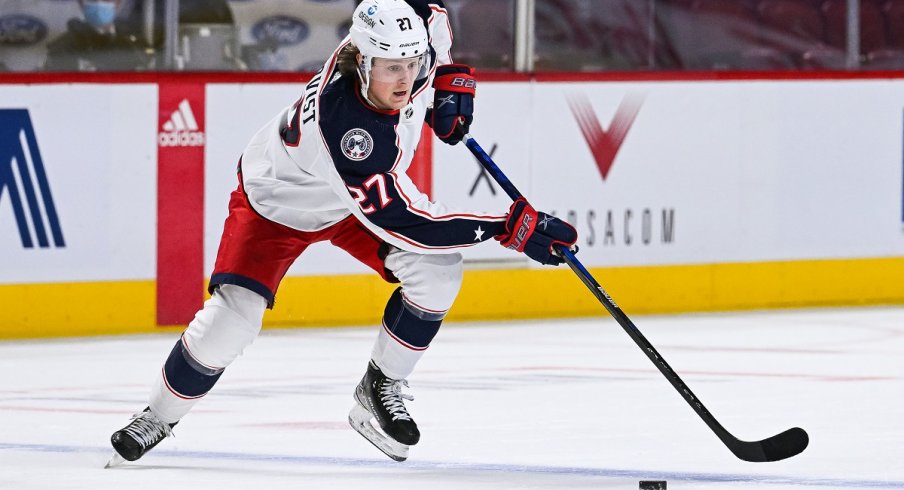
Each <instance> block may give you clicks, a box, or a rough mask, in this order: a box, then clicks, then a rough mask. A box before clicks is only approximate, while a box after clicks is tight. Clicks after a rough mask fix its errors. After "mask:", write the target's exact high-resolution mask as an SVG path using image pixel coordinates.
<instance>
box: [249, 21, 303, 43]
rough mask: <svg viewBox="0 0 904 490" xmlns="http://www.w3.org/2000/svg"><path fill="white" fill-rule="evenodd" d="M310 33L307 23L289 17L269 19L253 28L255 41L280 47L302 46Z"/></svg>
mask: <svg viewBox="0 0 904 490" xmlns="http://www.w3.org/2000/svg"><path fill="white" fill-rule="evenodd" d="M310 33H311V28H310V27H308V24H307V22H305V21H303V20H301V19H299V18H297V17H289V16H288V15H275V16H273V17H267V18H265V19H262V20H261V21H260V22H258V23H257V24H255V25H254V26H252V27H251V35H252V36H253V37H254V39H256V40H258V41H271V42H275V43H276V44H277V45H279V46H292V45H294V44H300V43H301V42H302V41H304V40H305V39H307V38H308V35H310Z"/></svg>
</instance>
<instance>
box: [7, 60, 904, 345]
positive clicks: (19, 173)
mask: <svg viewBox="0 0 904 490" xmlns="http://www.w3.org/2000/svg"><path fill="white" fill-rule="evenodd" d="M236 78H237V79H236V80H226V81H218V82H216V83H210V81H209V80H208V81H207V82H205V80H203V79H200V78H198V79H195V78H192V77H189V76H179V77H159V78H157V77H150V76H144V77H143V78H134V79H130V78H127V77H126V76H123V77H122V79H118V80H115V82H117V83H112V82H107V81H104V82H103V83H101V82H92V83H57V82H56V81H51V80H50V79H43V78H40V77H37V78H36V79H35V80H34V81H33V82H34V83H18V84H13V83H8V84H3V85H0V337H7V338H10V337H12V338H16V337H38V336H57V335H85V334H101V333H121V332H147V331H153V330H156V329H157V328H158V326H159V325H179V324H183V323H184V322H186V321H188V320H190V318H191V315H192V314H193V313H194V311H195V310H196V309H197V307H199V306H200V303H201V301H203V294H204V293H203V290H204V280H205V279H204V278H205V277H206V276H209V274H210V271H211V269H212V267H213V261H214V258H215V256H216V247H217V244H218V241H219V236H220V233H221V231H222V223H223V220H224V219H225V217H226V202H227V199H228V194H229V192H230V191H231V190H233V189H234V188H235V186H236V175H235V167H236V163H237V161H238V158H239V156H240V155H241V152H242V150H243V147H244V145H245V143H246V142H247V140H248V139H249V138H250V137H251V135H252V134H253V133H254V132H255V131H256V130H257V129H258V128H259V127H260V126H262V125H263V124H264V123H265V122H266V121H267V120H268V119H270V118H271V117H272V116H273V115H274V114H276V113H277V112H278V111H279V110H280V109H281V108H282V107H284V106H286V105H288V104H291V103H292V102H294V101H295V100H296V99H297V98H298V96H299V94H300V91H301V88H302V87H301V85H300V84H295V83H285V82H284V81H283V82H281V83H262V82H261V80H243V79H241V77H236ZM476 107H477V109H476V114H475V123H474V125H473V126H472V134H473V135H474V136H475V137H476V138H477V140H478V141H479V142H480V144H481V145H482V146H483V147H484V148H485V149H486V150H487V151H488V152H489V153H490V154H491V155H492V156H493V158H494V159H495V160H496V162H497V163H498V164H499V166H500V167H501V168H502V169H503V170H504V171H505V172H506V173H507V174H508V176H509V177H510V179H511V180H512V181H513V182H514V183H515V184H516V186H518V187H519V189H520V190H521V191H522V192H523V193H524V194H525V195H527V196H528V197H529V198H530V199H531V201H532V202H533V203H534V205H535V206H536V207H537V208H540V209H544V210H548V211H552V212H554V213H555V214H556V215H558V216H560V217H563V218H564V219H567V220H569V221H571V222H572V223H574V224H575V225H576V227H577V228H578V231H579V234H580V240H579V245H580V248H581V250H580V253H579V255H578V257H579V258H580V259H581V260H582V261H583V263H584V264H585V265H586V266H588V267H589V268H590V269H591V271H592V272H593V273H594V274H595V276H596V278H597V279H598V280H599V281H600V282H601V283H602V284H603V285H604V287H606V288H607V291H608V292H609V293H610V294H611V295H612V296H613V297H614V298H615V299H616V301H618V303H619V304H620V305H621V306H622V307H623V308H624V309H625V311H627V312H628V313H629V314H631V313H660V312H679V311H709V310H726V309H749V308H763V307H787V306H807V305H841V304H869V303H901V302H904V285H902V281H900V280H899V278H900V277H901V276H902V273H904V253H902V252H904V233H902V225H904V223H902V216H904V214H902V213H904V198H902V139H904V80H900V79H896V78H887V79H866V78H828V79H760V80H744V79H728V80H715V79H713V80H650V79H648V80H639V79H638V80H629V81H605V80H599V79H592V78H588V77H584V76H575V77H573V78H572V79H567V78H565V79H563V80H526V79H525V80H521V81H493V82H485V83H482V84H481V87H480V88H479V91H478V98H477V101H476ZM428 151H429V150H422V153H425V154H426V153H428ZM432 156H433V158H432V160H433V161H432V165H431V164H430V162H429V161H427V162H426V165H427V166H428V167H427V171H426V172H425V171H423V168H422V169H420V170H419V175H420V177H419V179H420V184H421V186H422V188H423V189H424V190H425V191H428V192H429V193H431V195H432V196H433V197H434V198H436V199H438V200H441V201H444V202H448V203H452V204H454V205H456V206H458V207H459V208H461V209H470V210H488V211H500V210H505V209H506V208H507V207H508V202H507V197H506V196H505V195H504V193H503V192H502V191H501V190H500V189H499V187H498V186H497V185H495V184H493V183H492V182H491V180H490V179H489V178H488V177H486V176H485V175H482V174H481V172H480V168H479V166H478V164H477V163H476V161H475V160H474V159H473V157H471V156H470V154H469V153H468V152H467V150H466V149H465V148H464V147H463V146H462V145H457V146H455V147H450V146H447V145H444V144H442V143H440V142H438V141H434V142H433V145H432ZM428 160H429V159H428ZM423 164H424V162H422V163H421V165H423ZM464 255H465V258H466V264H467V267H468V272H467V273H466V276H465V283H464V287H463V290H462V293H461V296H460V298H459V301H458V302H457V303H456V305H455V307H454V308H453V310H452V314H451V316H450V319H469V320H470V319H499V318H536V317H561V316H580V315H591V314H598V313H599V314H604V312H603V310H602V308H601V307H600V305H599V304H598V303H597V302H596V300H595V299H594V298H593V297H592V296H591V295H590V294H589V293H587V292H586V291H583V285H581V283H580V282H579V281H578V280H577V279H576V278H575V277H574V276H573V275H572V274H571V272H570V271H568V270H567V269H564V268H560V269H551V268H540V267H536V266H534V265H533V264H530V263H528V262H527V261H526V260H525V259H524V258H523V257H520V256H518V255H515V254H513V253H510V252H509V251H507V250H504V249H502V248H501V247H498V246H497V245H495V244H494V243H489V244H484V245H481V246H478V247H475V248H472V249H468V250H466V251H465V252H464ZM391 289H392V286H389V285H386V284H383V283H381V281H380V280H379V279H378V278H377V277H375V276H374V275H373V274H372V273H369V271H368V270H367V269H366V268H365V267H364V266H362V265H360V264H358V263H356V262H355V261H354V260H353V259H352V258H350V257H349V256H347V255H346V254H345V253H344V252H342V251H340V250H337V249H333V248H331V247H329V246H314V247H312V248H310V249H309V250H308V251H307V252H306V253H305V254H304V255H303V256H302V258H301V259H300V260H299V261H297V262H296V264H295V265H294V266H293V267H292V269H291V270H290V272H289V276H288V277H287V278H286V279H285V280H284V282H283V284H282V285H281V287H280V291H279V294H278V296H277V304H276V308H275V309H274V310H273V311H272V312H269V313H268V316H267V317H266V319H265V324H267V325H348V324H373V323H376V322H377V321H378V320H379V316H380V314H381V313H382V306H383V303H384V302H385V300H386V297H387V296H388V294H389V292H390V291H391Z"/></svg>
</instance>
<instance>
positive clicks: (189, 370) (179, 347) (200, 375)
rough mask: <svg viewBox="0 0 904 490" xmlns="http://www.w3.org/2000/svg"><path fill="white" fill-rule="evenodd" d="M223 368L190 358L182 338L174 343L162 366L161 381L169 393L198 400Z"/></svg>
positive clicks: (214, 381)
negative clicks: (206, 364)
mask: <svg viewBox="0 0 904 490" xmlns="http://www.w3.org/2000/svg"><path fill="white" fill-rule="evenodd" d="M221 374H223V368H212V367H209V366H205V365H204V364H201V363H200V362H198V360H196V359H195V358H194V357H192V355H191V352H189V351H188V349H187V348H186V347H185V343H184V342H183V341H182V338H179V341H178V342H176V345H175V346H174V347H173V350H172V351H171V352H170V355H169V357H168V358H167V359H166V363H165V364H164V365H163V380H164V382H165V383H166V385H167V387H168V388H169V389H170V391H172V392H173V394H175V395H176V396H179V397H180V398H200V397H202V396H204V395H206V394H207V392H208V391H210V389H211V388H213V385H214V384H216V382H217V380H218V379H220V375H221Z"/></svg>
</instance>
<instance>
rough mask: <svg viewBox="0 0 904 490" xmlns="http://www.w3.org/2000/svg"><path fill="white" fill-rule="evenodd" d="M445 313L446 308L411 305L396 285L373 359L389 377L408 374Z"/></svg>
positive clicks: (387, 304)
mask: <svg viewBox="0 0 904 490" xmlns="http://www.w3.org/2000/svg"><path fill="white" fill-rule="evenodd" d="M444 316H445V312H442V313H436V312H427V311H423V310H421V309H419V308H417V307H415V306H413V305H411V304H410V303H408V302H407V301H405V299H404V298H403V296H402V290H401V288H399V289H396V290H395V292H393V293H392V296H391V297H390V298H389V301H388V302H387V303H386V309H385V310H384V312H383V327H382V329H381V330H380V335H379V336H378V337H377V341H376V344H375V345H374V350H373V354H372V358H373V361H374V363H376V365H377V366H378V367H379V368H380V370H381V371H383V373H384V374H386V375H387V376H389V377H390V378H393V379H404V378H406V377H407V376H408V375H409V374H411V372H412V371H413V370H414V366H415V364H417V362H418V360H420V358H421V356H422V355H423V354H424V351H426V350H427V347H428V346H429V345H430V342H431V341H432V340H433V337H435V336H436V334H437V332H438V331H439V327H440V325H441V324H442V322H443V317H444Z"/></svg>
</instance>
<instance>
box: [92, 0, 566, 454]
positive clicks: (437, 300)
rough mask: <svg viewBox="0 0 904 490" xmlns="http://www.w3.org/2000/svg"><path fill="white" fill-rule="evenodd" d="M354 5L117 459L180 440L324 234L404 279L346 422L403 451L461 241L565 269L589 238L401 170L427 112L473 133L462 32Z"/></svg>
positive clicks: (248, 156) (252, 183) (265, 152)
mask: <svg viewBox="0 0 904 490" xmlns="http://www.w3.org/2000/svg"><path fill="white" fill-rule="evenodd" d="M353 15H354V16H353V18H352V26H351V29H350V34H349V36H348V37H346V38H345V40H343V41H342V43H341V44H340V45H339V47H338V48H337V49H336V51H335V52H334V54H333V55H332V56H331V57H330V59H329V60H327V62H326V63H325V65H324V66H323V68H322V69H321V71H319V72H318V73H317V75H316V76H314V78H313V79H312V80H311V81H310V83H308V84H307V86H306V88H305V90H304V94H303V96H302V97H301V99H300V100H299V101H298V102H296V103H295V104H294V105H292V106H291V107H288V108H286V109H285V110H283V111H282V112H281V113H280V114H279V115H277V116H276V117H275V118H274V119H273V120H271V121H270V122H269V123H268V124H267V125H265V126H264V127H263V129H261V130H260V131H259V132H258V133H257V134H256V135H255V136H254V137H253V138H252V139H251V142H250V143H249V144H248V146H247V147H246V149H245V151H244V153H243V155H242V158H241V160H240V163H239V171H238V175H239V185H238V189H236V190H235V191H234V192H233V193H232V196H231V200H230V203H229V216H228V218H227V219H226V223H225V229H224V231H223V236H222V239H221V242H220V248H219V251H218V254H217V260H216V264H215V267H214V272H213V274H212V276H211V279H210V292H211V298H210V299H209V300H208V301H207V302H206V303H205V304H204V307H203V309H202V310H201V311H200V312H198V314H197V315H196V316H195V318H194V320H193V321H192V322H191V323H190V324H189V325H188V328H187V329H186V330H185V331H184V333H183V334H182V336H181V338H180V339H179V340H178V341H177V342H176V345H175V346H174V348H173V350H172V352H170V354H169V357H168V358H167V360H166V362H165V363H164V365H163V369H162V370H161V371H160V374H159V376H158V378H157V380H156V384H155V386H154V387H153V389H152V392H151V394H150V401H149V406H148V408H146V409H145V410H144V411H143V412H141V413H139V414H136V415H135V417H134V418H133V420H132V421H131V422H130V423H129V424H128V425H127V426H126V427H124V428H123V429H122V430H119V431H117V432H116V433H114V434H113V436H112V444H113V447H114V449H115V451H116V453H115V454H114V458H113V459H112V460H111V462H110V463H108V466H109V465H111V464H117V463H119V462H122V460H123V459H125V460H129V461H134V460H136V459H138V458H140V457H141V456H142V455H144V454H145V453H146V452H147V451H148V450H150V449H151V448H153V447H154V446H155V445H156V444H158V443H159V442H160V441H161V440H162V439H164V438H165V437H166V436H167V435H170V434H171V429H172V427H173V426H174V425H175V424H176V423H177V422H178V421H179V420H181V419H182V417H183V416H184V415H186V414H187V413H188V411H189V410H190V409H191V408H192V406H193V405H194V404H195V403H197V401H198V400H199V399H200V398H201V397H203V396H204V395H205V394H206V393H207V392H208V391H209V390H210V389H211V388H212V387H213V385H214V384H215V383H216V381H217V379H218V378H219V377H220V375H221V374H222V373H223V370H224V369H225V368H226V367H227V366H228V365H229V364H230V363H231V362H232V361H233V360H234V359H235V358H236V357H237V356H238V355H239V354H240V353H241V352H242V350H243V349H244V348H245V347H246V346H247V345H249V344H250V343H251V342H252V341H253V340H254V339H255V337H256V336H257V335H258V332H259V331H260V328H261V319H262V316H263V313H264V310H265V308H268V307H272V306H273V300H274V296H275V294H276V289H277V286H278V285H279V282H280V280H281V279H282V277H283V276H284V274H285V273H286V271H287V269H288V268H289V266H290V265H291V264H292V262H293V261H294V260H295V259H296V258H297V257H298V256H299V255H300V254H301V253H302V252H303V251H304V250H305V248H306V247H307V246H308V245H310V244H312V243H315V242H319V241H330V242H331V243H332V244H333V245H335V246H337V247H340V248H342V249H344V250H346V251H347V252H348V253H350V254H351V255H352V256H354V257H355V258H357V259H358V260H360V261H361V262H363V263H364V264H366V265H368V266H369V267H371V268H372V269H373V270H374V271H376V272H377V273H378V274H380V275H381V276H382V277H383V278H384V279H385V280H386V281H388V282H391V283H400V287H398V288H397V289H396V290H395V292H394V293H393V294H392V295H391V297H390V298H389V300H388V302H387V304H386V307H385V310H384V312H383V321H382V328H381V329H380V331H379V333H378V335H377V339H376V342H375V344H374V347H373V351H372V354H371V358H370V362H369V363H368V365H367V370H366V372H365V374H364V377H363V378H362V379H361V382H360V383H359V384H358V386H357V388H356V389H355V391H354V399H355V403H354V406H353V408H352V410H351V412H350V413H349V423H350V424H351V425H352V427H353V428H354V429H355V430H356V431H358V432H359V433H361V435H363V436H364V437H365V438H367V440H368V441H370V442H371V443H372V444H374V445H375V446H376V447H377V448H379V449H380V450H381V451H383V452H384V453H386V454H387V455H388V456H389V457H390V458H392V459H395V460H397V461H403V460H405V459H406V458H407V456H408V448H409V446H411V445H414V444H416V443H417V442H418V440H419V438H420V433H419V431H418V428H417V424H415V422H414V420H412V418H411V415H410V414H409V413H408V411H407V409H406V407H405V404H404V400H406V399H408V400H410V399H411V397H410V395H407V394H403V393H402V391H401V388H402V386H407V382H406V378H407V377H408V375H409V374H411V373H412V371H413V370H414V367H415V365H416V364H417V362H418V360H419V359H420V357H421V356H422V355H423V354H424V351H425V350H426V349H427V347H428V346H429V345H430V341H431V340H432V339H433V337H434V336H435V335H436V333H437V331H438V330H439V327H440V324H441V323H442V321H443V318H444V317H445V315H446V312H447V311H449V308H450V307H451V306H452V303H453V301H454V300H455V297H456V295H457V293H458V290H459V286H460V284H461V279H462V257H461V255H460V254H459V253H456V250H457V249H461V248H463V247H468V246H472V245H474V244H477V243H480V242H483V241H486V240H488V239H489V238H491V237H495V238H496V239H497V240H499V241H500V242H501V244H502V245H503V246H506V247H508V248H512V249H514V250H517V251H519V252H522V251H523V252H525V253H526V254H527V255H528V256H529V257H531V258H532V259H534V260H537V261H539V262H541V263H544V264H555V265H558V264H560V263H561V262H562V260H561V259H560V258H559V257H558V256H556V255H555V254H554V253H553V249H552V247H553V245H554V244H562V245H565V246H569V247H570V246H572V245H573V244H574V243H575V241H576V240H577V233H576V231H575V230H574V228H572V227H571V226H570V225H568V224H567V223H565V222H563V221H561V220H559V219H557V218H555V217H552V216H549V215H547V214H545V213H540V212H537V211H535V210H534V209H533V208H532V207H531V206H530V205H529V204H528V203H527V202H526V201H524V200H519V201H517V202H515V203H514V204H513V205H512V206H511V208H510V209H509V212H508V213H507V214H503V213H498V214H492V213H477V212H460V211H455V210H452V209H449V208H448V207H446V206H445V205H443V204H441V203H438V202H431V201H429V200H428V199H427V197H426V196H425V195H424V194H422V193H421V192H420V191H419V190H418V189H417V188H416V187H415V186H414V185H413V183H412V181H411V180H410V179H409V177H408V176H407V175H406V174H405V171H406V169H407V168H408V166H409V164H410V163H411V158H412V155H413V154H414V150H415V147H416V146H417V143H418V140H419V138H420V134H421V126H422V125H423V121H425V120H426V121H427V122H428V123H429V124H430V125H431V126H432V128H433V130H434V132H435V133H436V134H437V135H438V137H439V138H440V139H442V140H443V141H444V142H446V143H449V144H456V143H458V142H459V141H460V140H461V139H462V137H463V136H464V135H465V134H466V133H467V130H468V126H469V125H470V123H471V121H472V109H473V98H474V94H475V85H476V82H475V80H474V77H473V70H472V69H471V68H469V67H467V66H464V65H456V64H451V58H450V55H449V49H450V47H451V41H452V39H451V31H450V29H449V26H448V21H447V15H446V11H445V9H444V8H443V5H442V2H441V1H439V0H407V1H403V0H364V1H363V2H362V3H361V4H359V5H358V7H357V8H356V9H355V11H354V14H353ZM429 105H432V108H431V109H428V106H429ZM371 419H375V420H376V422H377V424H376V426H374V425H373V424H372V423H371Z"/></svg>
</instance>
